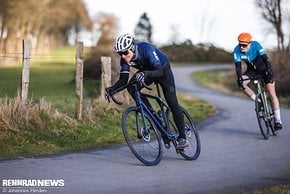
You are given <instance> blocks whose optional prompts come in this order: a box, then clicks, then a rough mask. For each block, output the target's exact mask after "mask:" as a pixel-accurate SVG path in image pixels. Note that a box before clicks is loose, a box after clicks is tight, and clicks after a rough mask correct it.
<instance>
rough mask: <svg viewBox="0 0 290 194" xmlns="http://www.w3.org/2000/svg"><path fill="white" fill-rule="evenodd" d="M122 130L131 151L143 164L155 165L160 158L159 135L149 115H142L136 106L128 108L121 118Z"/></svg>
mask: <svg viewBox="0 0 290 194" xmlns="http://www.w3.org/2000/svg"><path fill="white" fill-rule="evenodd" d="M122 130H123V134H124V136H125V139H126V142H127V144H128V146H129V148H130V150H131V151H132V153H133V154H134V155H135V156H136V157H137V159H139V160H140V161H141V162H143V163H144V164H145V165H149V166H151V165H156V164H158V163H159V162H160V160H161V158H162V145H161V140H160V137H159V136H158V134H157V131H156V129H155V127H154V125H153V122H152V121H151V119H150V118H149V117H147V116H146V117H145V122H144V123H143V120H142V115H141V113H140V112H139V110H138V108H136V107H130V108H128V109H127V110H126V111H125V112H124V114H123V118H122Z"/></svg>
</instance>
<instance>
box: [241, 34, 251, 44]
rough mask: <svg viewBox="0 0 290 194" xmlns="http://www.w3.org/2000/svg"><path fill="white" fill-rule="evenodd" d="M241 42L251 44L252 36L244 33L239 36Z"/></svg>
mask: <svg viewBox="0 0 290 194" xmlns="http://www.w3.org/2000/svg"><path fill="white" fill-rule="evenodd" d="M238 41H239V42H251V41H252V35H251V34H250V33H247V32H243V33H241V34H240V35H239V36H238Z"/></svg>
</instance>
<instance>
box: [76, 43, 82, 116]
mask: <svg viewBox="0 0 290 194" xmlns="http://www.w3.org/2000/svg"><path fill="white" fill-rule="evenodd" d="M83 48H84V46H83V42H77V50H76V77H75V81H76V98H77V99H76V115H75V116H76V119H81V118H82V110H83V106H82V104H83V66H84V62H83Z"/></svg>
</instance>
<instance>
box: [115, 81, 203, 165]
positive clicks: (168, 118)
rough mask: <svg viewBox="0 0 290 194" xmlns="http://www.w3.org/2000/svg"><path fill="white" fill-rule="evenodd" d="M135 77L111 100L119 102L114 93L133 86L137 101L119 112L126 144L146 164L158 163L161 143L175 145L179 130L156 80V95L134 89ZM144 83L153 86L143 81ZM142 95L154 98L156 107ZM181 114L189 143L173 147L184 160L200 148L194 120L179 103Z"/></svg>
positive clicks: (135, 85) (192, 156) (193, 156)
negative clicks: (178, 147) (151, 105)
mask: <svg viewBox="0 0 290 194" xmlns="http://www.w3.org/2000/svg"><path fill="white" fill-rule="evenodd" d="M137 83H138V82H137V81H133V82H129V83H128V84H127V85H125V86H123V87H121V88H119V89H118V90H116V91H115V92H114V93H112V94H111V98H112V100H113V101H114V102H115V103H116V104H118V105H121V104H122V103H121V102H119V101H118V100H117V99H116V98H115V96H114V95H115V94H116V93H118V92H120V91H122V90H124V89H126V88H128V87H129V86H133V87H135V96H136V101H135V103H136V104H135V105H134V106H130V107H128V108H126V110H125V111H124V112H123V115H122V130H123V134H124V137H125V140H126V142H127V145H128V147H129V148H130V150H131V152H132V153H133V154H134V155H135V157H136V158H137V159H138V160H140V161H141V162H142V163H144V164H145V165H147V166H153V165H157V164H158V163H159V162H160V161H161V159H162V156H163V143H162V141H163V142H164V145H166V148H168V149H169V148H170V147H171V145H173V146H174V147H175V149H176V145H177V138H178V130H177V127H176V125H175V122H174V120H173V116H172V112H171V110H170V108H169V107H168V105H166V104H165V103H164V100H163V99H162V98H161V94H160V89H159V84H157V83H155V84H156V89H157V96H154V95H151V94H147V93H142V92H140V91H138V89H137ZM143 85H144V87H145V88H147V89H149V90H152V88H150V87H149V86H147V85H146V84H145V83H143ZM141 96H144V97H147V98H148V99H150V100H155V102H157V104H158V108H156V109H155V110H153V111H152V110H149V108H148V107H147V106H146V104H145V103H144V102H143V101H142V99H141ZM181 110H182V113H183V115H184V121H185V125H184V130H185V134H186V140H187V141H188V144H189V146H188V147H186V148H184V149H176V152H177V154H180V155H181V156H182V157H184V158H185V159H187V160H195V159H197V158H198V157H199V155H200V151H201V145H200V138H199V135H198V132H197V129H196V124H195V122H194V121H193V120H192V118H191V116H190V115H189V113H188V112H187V111H186V110H185V109H184V108H182V107H181Z"/></svg>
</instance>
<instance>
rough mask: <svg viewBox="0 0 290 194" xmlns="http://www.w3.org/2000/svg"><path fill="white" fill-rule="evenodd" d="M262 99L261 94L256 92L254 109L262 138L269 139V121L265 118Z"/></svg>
mask: <svg viewBox="0 0 290 194" xmlns="http://www.w3.org/2000/svg"><path fill="white" fill-rule="evenodd" d="M264 104H265V103H264V101H263V98H262V95H261V94H258V95H257V97H256V100H255V111H256V116H257V120H258V124H259V128H260V131H261V134H262V136H263V137H264V139H269V132H270V130H269V127H270V122H269V120H268V118H267V114H266V110H265V106H264Z"/></svg>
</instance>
